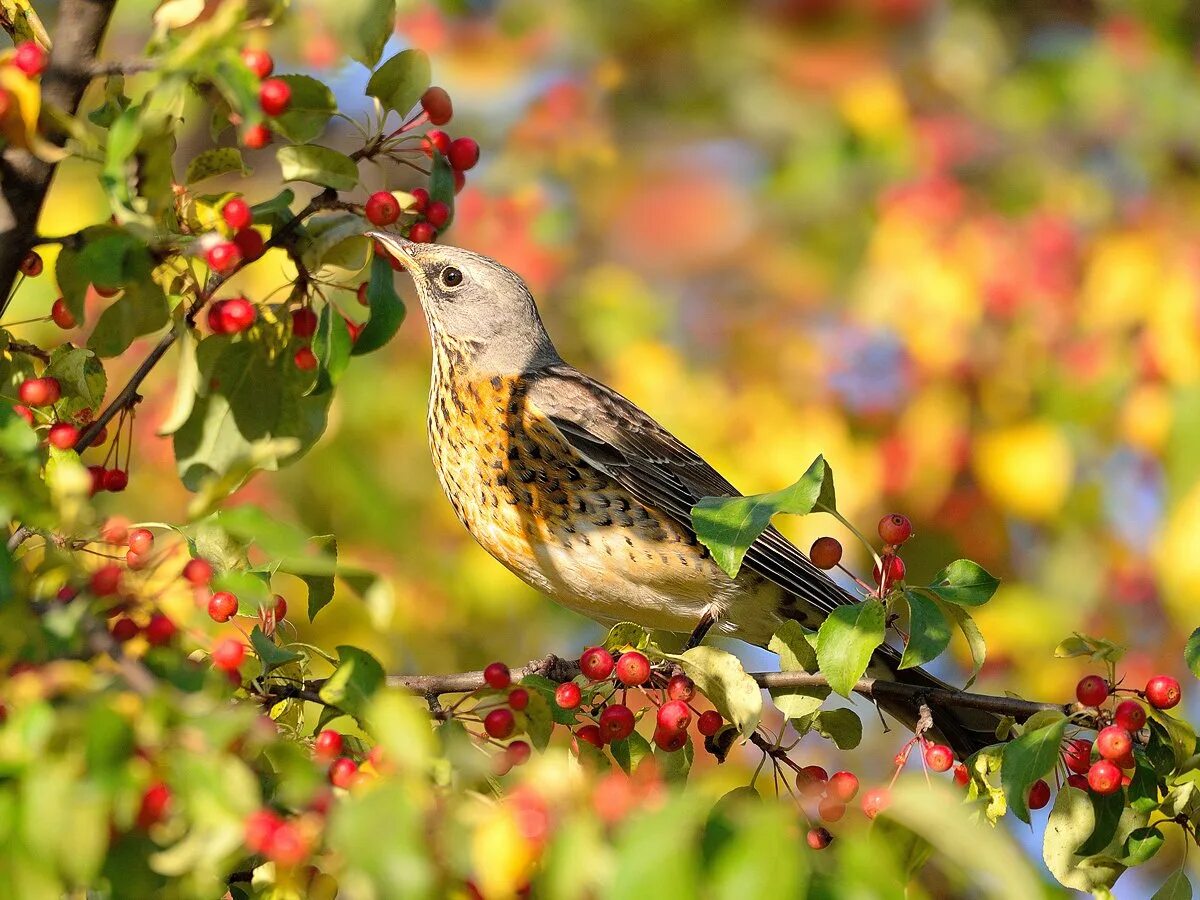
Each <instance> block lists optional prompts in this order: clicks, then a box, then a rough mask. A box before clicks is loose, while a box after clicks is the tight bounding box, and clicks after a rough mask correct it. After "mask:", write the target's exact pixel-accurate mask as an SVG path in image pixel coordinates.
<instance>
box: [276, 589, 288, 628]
mask: <svg viewBox="0 0 1200 900" xmlns="http://www.w3.org/2000/svg"><path fill="white" fill-rule="evenodd" d="M272 612H273V613H274V614H275V621H276V622H282V621H283V620H284V619H286V618H287V600H285V599H284V597H283V595H282V594H276V595H275V608H274V609H273V610H272Z"/></svg>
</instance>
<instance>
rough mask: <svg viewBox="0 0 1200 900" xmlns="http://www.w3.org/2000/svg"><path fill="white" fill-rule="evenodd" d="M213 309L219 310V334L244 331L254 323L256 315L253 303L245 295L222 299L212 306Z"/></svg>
mask: <svg viewBox="0 0 1200 900" xmlns="http://www.w3.org/2000/svg"><path fill="white" fill-rule="evenodd" d="M213 310H214V311H217V310H219V313H218V314H219V315H220V317H221V331H220V333H221V334H238V333H239V332H242V331H245V330H246V329H247V328H249V327H250V326H251V325H253V324H254V320H255V318H256V317H257V315H258V313H257V312H256V311H255V309H254V304H252V303H251V302H250V301H249V300H247V299H246V298H245V297H233V298H231V299H229V300H222V301H221V302H219V303H217V304H216V305H215V306H214V307H213ZM210 322H211V317H210Z"/></svg>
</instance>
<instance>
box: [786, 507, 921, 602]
mask: <svg viewBox="0 0 1200 900" xmlns="http://www.w3.org/2000/svg"><path fill="white" fill-rule="evenodd" d="M912 533H913V528H912V522H911V521H910V520H909V518H908V516H904V515H901V514H900V513H890V514H889V515H886V516H884V517H883V518H882V519H880V520H879V537H880V539H881V540H882V541H883V550H882V551H881V552H880V554H879V560H880V561H879V562H877V563H876V564H875V566H874V567H873V569H872V573H871V574H872V577H873V579H874V587H871V586H869V585H863V587H864V588H866V589H867V590H869V591H871V592H872V593H874V594H875V595H876V596H879V597H882V596H884V595H885V594H887V592H888V589H889V588H890V587H892V586H893V585H896V584H899V583H900V582H902V581H903V580H904V572H905V569H904V560H903V559H901V558H900V556H899V550H900V545H901V544H903V543H904V542H905V541H907V540H908V539H909V538H910V537H912ZM808 558H809V560H810V561H811V562H812V564H813V565H814V566H816V567H817V568H818V569H826V570H828V569H832V568H834V567H837V568H840V569H842V570H843V571H845V569H844V567H843V566H842V565H841V562H842V545H841V542H840V541H838V540H837V538H832V537H819V538H817V539H816V540H815V541H813V544H812V547H811V548H809V551H808ZM856 580H857V579H856ZM859 583H860V584H861V582H859Z"/></svg>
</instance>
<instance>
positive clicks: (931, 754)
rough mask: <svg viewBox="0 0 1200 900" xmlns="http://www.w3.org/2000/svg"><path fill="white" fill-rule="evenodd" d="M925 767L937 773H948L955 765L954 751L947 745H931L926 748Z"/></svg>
mask: <svg viewBox="0 0 1200 900" xmlns="http://www.w3.org/2000/svg"><path fill="white" fill-rule="evenodd" d="M925 765H927V766H929V768H931V769H933V771H935V772H948V771H949V770H950V767H951V766H952V765H954V751H953V750H951V749H950V748H949V747H947V746H946V745H945V744H930V745H929V746H928V747H926V748H925Z"/></svg>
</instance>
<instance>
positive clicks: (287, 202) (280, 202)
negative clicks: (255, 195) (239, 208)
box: [250, 189, 296, 231]
mask: <svg viewBox="0 0 1200 900" xmlns="http://www.w3.org/2000/svg"><path fill="white" fill-rule="evenodd" d="M295 199H296V195H295V194H294V193H293V192H292V191H290V190H287V189H284V190H282V191H280V192H279V193H278V194H276V195H275V196H274V197H272V198H271V199H270V200H264V201H263V202H262V203H256V204H254V205H253V206H251V207H250V211H251V212H252V213H254V223H255V224H256V225H263V226H266V227H267V228H270V229H271V230H272V231H274V230H275V229H276V228H278V227H279V226H281V225H283V224H284V223H285V222H288V221H290V220H291V218H292V202H293V201H294V200H295Z"/></svg>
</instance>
